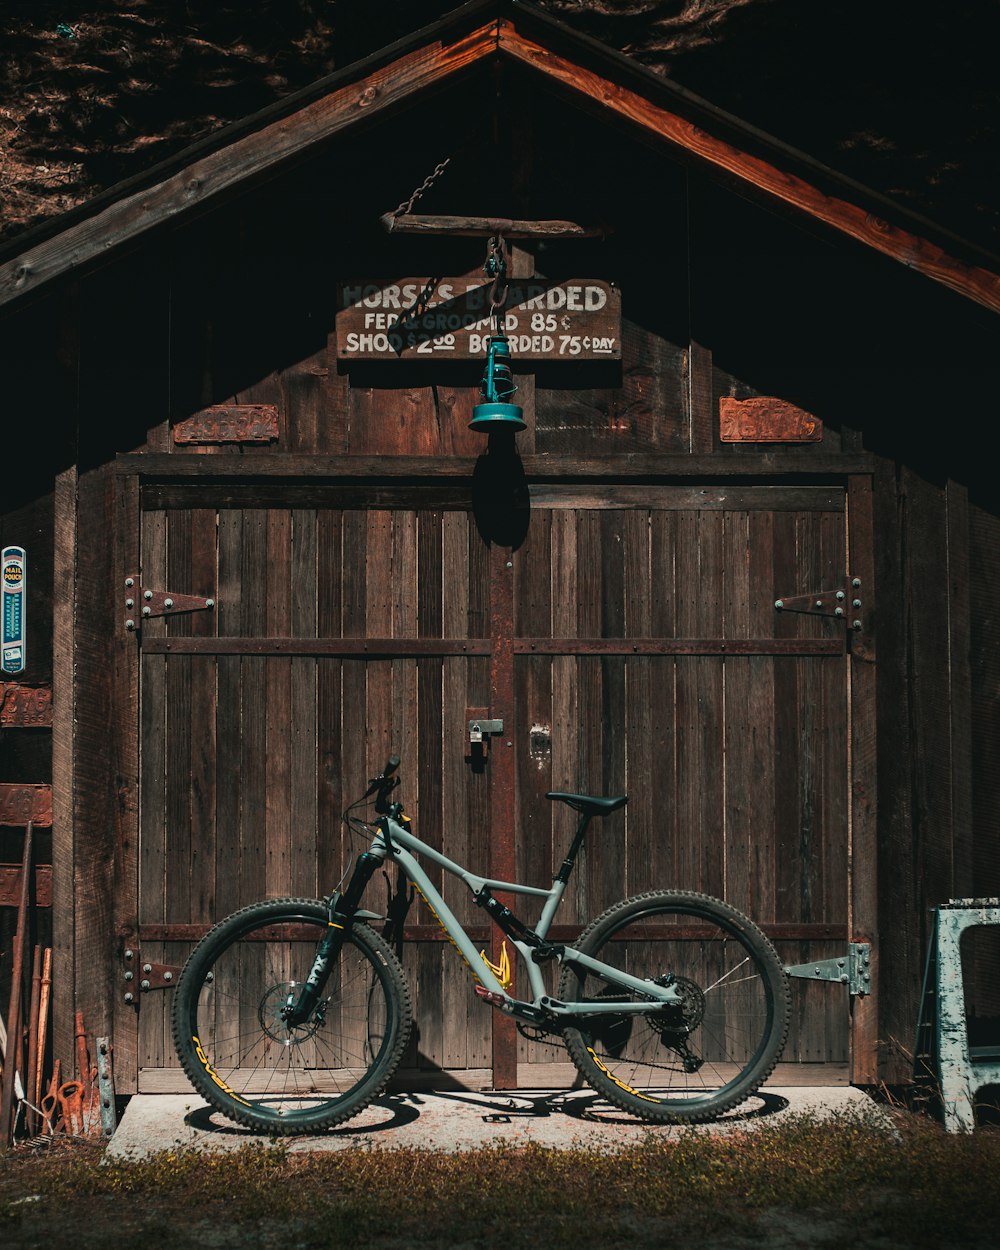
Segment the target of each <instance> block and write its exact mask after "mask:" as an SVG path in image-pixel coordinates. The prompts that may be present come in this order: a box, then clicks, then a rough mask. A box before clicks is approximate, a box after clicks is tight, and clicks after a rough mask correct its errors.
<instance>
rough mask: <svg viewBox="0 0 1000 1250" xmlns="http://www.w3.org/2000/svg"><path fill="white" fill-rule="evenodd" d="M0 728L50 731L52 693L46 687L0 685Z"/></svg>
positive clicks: (7, 683) (14, 683) (15, 684)
mask: <svg viewBox="0 0 1000 1250" xmlns="http://www.w3.org/2000/svg"><path fill="white" fill-rule="evenodd" d="M0 728H2V729H51V728H52V691H51V690H50V688H49V687H48V686H21V685H19V684H18V683H17V682H13V681H5V682H3V683H2V684H0Z"/></svg>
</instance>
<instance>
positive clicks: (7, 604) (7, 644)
mask: <svg viewBox="0 0 1000 1250" xmlns="http://www.w3.org/2000/svg"><path fill="white" fill-rule="evenodd" d="M0 568H2V570H3V575H2V576H3V580H2V582H0V596H2V599H3V611H2V619H3V641H2V644H0V670H2V671H3V672H4V673H21V672H23V671H24V664H25V645H24V643H25V639H24V588H25V560H24V548H23V547H4V549H3V554H2V555H0Z"/></svg>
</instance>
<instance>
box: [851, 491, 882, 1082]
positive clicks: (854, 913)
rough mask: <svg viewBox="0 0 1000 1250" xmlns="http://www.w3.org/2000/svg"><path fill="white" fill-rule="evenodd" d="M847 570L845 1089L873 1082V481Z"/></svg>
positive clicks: (857, 504)
mask: <svg viewBox="0 0 1000 1250" xmlns="http://www.w3.org/2000/svg"><path fill="white" fill-rule="evenodd" d="M847 508H848V525H849V535H850V537H849V550H848V564H849V569H850V573H851V575H852V576H853V577H858V578H860V579H861V587H862V601H863V602H864V604H865V605H866V606H865V607H864V609H863V616H862V628H861V630H860V631H858V632H856V633H855V634H854V635H853V641H852V651H851V659H850V661H849V663H850V691H851V704H850V717H851V726H850V736H851V757H850V759H851V765H850V785H851V799H850V803H851V843H850V861H849V867H848V874H849V876H848V882H849V884H848V890H849V897H848V923H849V932H850V939H851V941H852V942H870V943H871V946H872V956H871V993H870V994H869V995H868V996H867V997H866V998H858V999H855V1000H854V1003H853V1005H852V1021H851V1082H852V1084H854V1085H871V1084H874V1083H875V1082H876V1081H877V1080H878V1079H879V1053H878V1035H879V1000H878V989H879V945H878V828H877V820H876V817H877V810H878V809H877V803H876V776H877V757H876V734H875V640H874V634H873V628H872V625H873V618H874V604H875V553H874V528H873V505H872V480H871V477H870V476H868V475H864V476H860V475H859V476H854V477H851V478H849V479H848V487H847Z"/></svg>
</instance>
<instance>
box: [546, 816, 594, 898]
mask: <svg viewBox="0 0 1000 1250" xmlns="http://www.w3.org/2000/svg"><path fill="white" fill-rule="evenodd" d="M590 817H591V813H590V812H587V811H583V812H581V813H580V823H579V825H577V827H576V834H575V835H574V837H573V842H572V844H571V846H570V848H569V850H568V851H567V852H566V858H565V859H564V860H563V862H562V865H561V866H560V868H559V871H558V872H557V873H556V876H555V880H556V881H559V882H561V883H562V884H563V885H566V883H567V882H568V881H569V874H570V873H571V872H572V871H573V865H574V863H576V857H577V855H578V854H579V851H580V847H581V846H582V845H583V838H584V834H585V833H586V832H587V826H588V825H589V824H590Z"/></svg>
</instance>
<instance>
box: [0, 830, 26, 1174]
mask: <svg viewBox="0 0 1000 1250" xmlns="http://www.w3.org/2000/svg"><path fill="white" fill-rule="evenodd" d="M33 841H34V828H33V826H32V822H31V821H30V820H29V821H28V822H27V826H26V828H25V831H24V853H23V856H22V862H21V897H20V899H19V901H18V909H17V931H16V933H15V935H14V951H13V956H12V958H11V965H10V967H11V983H10V1004H9V1007H8V1010H7V1053H6V1055H5V1056H4V1065H3V1082H2V1085H0V1150H6V1149H7V1148H8V1147H9V1146H10V1144H11V1140H12V1136H13V1132H14V1116H13V1112H14V1081H15V1078H16V1076H17V1074H18V1073H17V1040H18V1039H19V1038H20V1036H21V977H22V975H23V968H24V943H25V939H26V936H27V931H28V910H29V902H30V898H29V892H28V885H29V881H30V877H31V861H32V851H33Z"/></svg>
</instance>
